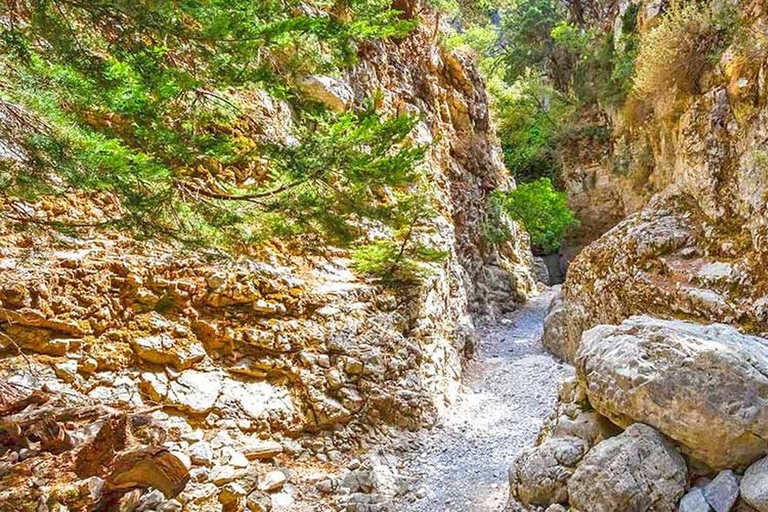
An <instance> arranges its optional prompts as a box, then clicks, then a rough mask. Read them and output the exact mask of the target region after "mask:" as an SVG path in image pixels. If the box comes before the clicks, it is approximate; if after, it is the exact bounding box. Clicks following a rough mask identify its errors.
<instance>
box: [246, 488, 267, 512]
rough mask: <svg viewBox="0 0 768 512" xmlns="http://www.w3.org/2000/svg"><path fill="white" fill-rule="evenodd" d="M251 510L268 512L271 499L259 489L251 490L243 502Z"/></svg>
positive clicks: (253, 511) (252, 511)
mask: <svg viewBox="0 0 768 512" xmlns="http://www.w3.org/2000/svg"><path fill="white" fill-rule="evenodd" d="M245 504H246V506H247V507H248V510H250V511H251V512H269V511H270V510H272V500H271V499H270V497H269V496H267V495H266V494H264V493H263V492H261V491H253V492H252V493H251V494H249V495H248V498H247V500H246V502H245Z"/></svg>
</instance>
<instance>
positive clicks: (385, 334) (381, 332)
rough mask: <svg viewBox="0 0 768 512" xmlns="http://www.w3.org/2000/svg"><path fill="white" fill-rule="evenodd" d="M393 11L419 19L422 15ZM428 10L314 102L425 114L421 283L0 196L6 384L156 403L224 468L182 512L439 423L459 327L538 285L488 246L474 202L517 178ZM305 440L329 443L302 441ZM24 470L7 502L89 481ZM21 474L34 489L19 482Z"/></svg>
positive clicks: (280, 110)
mask: <svg viewBox="0 0 768 512" xmlns="http://www.w3.org/2000/svg"><path fill="white" fill-rule="evenodd" d="M405 10H406V11H407V12H409V13H411V14H412V15H415V14H413V13H415V12H417V11H419V6H417V5H408V6H406V9H405ZM421 16H422V18H423V19H422V20H421V22H420V26H419V28H417V29H416V30H415V31H414V32H413V33H412V34H411V35H409V36H408V37H405V38H403V39H401V40H392V41H386V42H382V43H378V44H371V45H367V46H364V47H361V48H360V50H359V52H360V62H359V64H358V65H357V67H356V68H355V69H353V70H351V71H350V72H349V74H348V76H347V77H344V78H342V79H338V78H333V79H332V78H324V79H322V80H316V82H315V84H314V85H313V87H312V90H311V91H310V93H314V94H316V95H317V96H318V98H320V99H324V100H325V101H328V102H329V103H333V105H332V106H334V107H339V105H341V107H342V108H343V106H344V104H345V101H346V100H345V99H343V100H342V101H341V102H338V101H336V100H337V99H338V98H339V94H342V96H344V95H345V94H346V91H350V92H351V94H352V96H353V97H354V102H356V103H359V102H361V101H362V100H363V99H364V98H366V97H368V96H371V95H373V94H374V93H375V92H376V91H380V92H382V93H383V98H382V99H381V103H382V108H383V109H384V111H388V112H391V113H395V112H409V113H412V114H416V115H418V116H420V117H421V119H422V122H421V123H420V125H419V126H418V127H417V129H416V130H415V132H414V137H415V138H417V139H418V140H419V141H421V142H425V143H431V146H430V149H429V151H428V154H427V158H426V161H425V163H424V165H425V166H426V167H427V169H428V171H429V174H430V177H431V182H432V184H433V191H434V194H435V195H436V197H437V201H438V203H439V211H438V216H437V217H436V218H435V219H434V221H433V222H434V228H435V233H434V235H432V236H433V238H434V240H433V241H434V242H435V245H436V246H437V248H438V249H441V250H443V251H445V252H446V253H447V254H448V257H447V258H446V259H445V260H444V261H443V262H441V263H439V264H435V265H434V269H433V270H434V271H433V273H432V274H431V275H430V276H429V277H428V278H427V279H425V281H424V282H423V283H422V284H420V285H418V286H414V287H413V288H412V289H409V290H405V291H402V290H401V291H400V292H398V293H394V292H392V291H389V290H386V289H383V288H381V287H379V286H376V285H375V284H371V283H368V282H366V281H364V280H361V279H359V278H357V277H356V276H355V275H354V274H353V273H352V272H350V270H349V267H348V264H349V260H348V259H346V258H345V254H344V253H343V252H341V251H335V250H333V249H331V248H329V249H328V253H329V254H330V256H327V255H326V256H325V257H315V258H313V257H302V256H299V255H292V254H291V252H290V248H288V247H284V246H279V247H271V248H268V249H267V250H265V251H264V252H266V253H269V254H271V256H270V258H267V259H266V260H263V261H262V260H260V261H256V260H253V259H246V258H238V259H231V258H226V257H221V256H220V255H216V254H210V253H202V252H201V253H197V254H195V253H189V252H179V251H177V250H174V249H173V248H171V247H167V246H162V245H160V244H157V243H151V242H141V241H137V240H134V239H132V238H130V237H127V236H126V235H124V234H120V233H114V232H103V231H96V230H95V229H92V228H89V227H87V224H90V223H98V222H100V221H103V220H105V219H109V218H110V217H111V215H112V213H113V210H114V208H115V205H114V202H113V201H112V199H111V198H110V197H108V196H103V195H95V196H89V197H84V196H72V197H66V198H55V199H54V198H50V199H44V200H42V201H39V202H37V203H21V202H18V201H10V200H4V201H3V203H2V208H3V211H4V212H5V213H6V215H4V217H3V219H2V224H1V225H0V235H1V236H2V244H1V245H2V249H0V256H1V257H0V268H2V272H1V273H0V333H1V334H2V336H0V345H2V347H3V357H2V359H0V374H1V375H2V379H3V380H4V381H6V382H9V383H11V384H13V385H14V386H16V387H18V388H20V389H25V390H32V389H40V388H44V389H45V390H46V392H48V393H55V394H57V395H61V396H63V397H65V398H66V401H67V403H69V404H70V405H91V404H97V403H98V404H105V405H111V406H115V407H117V408H126V407H130V408H131V409H132V410H138V411H141V410H146V409H147V408H152V407H155V406H159V410H156V411H155V412H152V414H153V415H154V417H155V419H156V420H158V421H160V423H161V424H162V425H164V426H165V427H166V429H167V430H168V433H169V434H168V435H169V438H168V441H167V443H166V444H167V445H168V446H170V447H171V448H173V449H174V450H176V451H177V452H181V453H186V454H187V455H188V456H190V457H191V459H192V461H193V463H194V464H202V465H203V466H205V465H209V464H214V472H215V471H216V469H217V468H219V467H220V466H221V467H224V468H226V469H220V470H219V472H221V471H235V477H232V478H229V477H227V478H219V479H218V480H217V479H214V480H213V481H210V480H207V479H206V478H204V477H200V479H196V478H193V481H192V482H190V483H189V484H188V486H187V489H186V491H185V492H184V493H182V494H181V495H180V496H179V497H178V500H179V501H180V502H182V503H184V505H185V509H186V510H216V509H218V508H219V507H221V506H223V505H222V503H230V504H231V500H230V501H227V500H228V499H229V498H231V496H232V493H233V492H234V491H232V489H229V488H227V489H224V490H221V491H220V489H219V486H221V485H225V484H226V485H231V482H232V481H233V480H236V478H237V476H238V475H241V474H246V473H247V474H249V475H250V476H251V479H252V477H253V475H260V476H264V477H265V478H266V480H267V481H269V478H274V475H273V476H272V477H267V476H266V474H267V472H268V471H269V470H270V469H274V467H275V466H274V461H273V460H272V458H273V457H275V456H277V457H278V459H279V460H280V464H288V465H290V463H291V460H293V459H292V457H297V456H300V455H301V454H302V453H314V454H318V456H319V457H320V458H321V459H322V460H328V459H329V458H331V459H333V460H339V458H340V457H341V453H342V452H345V451H349V450H354V449H357V448H359V446H360V445H359V444H358V443H359V439H361V436H362V435H363V434H365V435H368V434H371V433H372V432H375V428H372V427H371V425H374V426H376V425H379V426H380V425H392V426H396V427H406V428H418V427H420V426H423V425H425V424H429V423H430V422H432V421H433V420H434V418H435V414H436V412H437V410H438V409H439V408H440V407H441V406H442V404H443V403H444V400H445V399H449V398H450V397H451V395H452V394H453V393H454V392H455V389H456V386H457V385H458V384H457V383H458V376H459V375H460V372H461V365H462V359H463V357H464V355H465V354H466V353H467V352H468V351H469V350H471V342H472V336H473V323H472V319H471V314H472V313H481V312H494V311H500V310H501V311H503V310H509V309H511V308H514V307H515V305H516V304H517V303H518V302H519V301H520V300H522V299H524V298H525V297H526V296H528V295H529V294H531V293H533V291H534V290H535V283H534V280H533V277H532V275H531V271H530V268H531V262H530V254H529V250H528V241H527V237H526V236H525V235H524V234H523V233H522V232H520V231H519V230H517V228H516V227H515V226H511V228H512V233H513V236H512V238H511V241H510V242H508V243H507V244H505V245H503V246H496V245H491V244H489V243H486V241H485V238H484V234H483V222H484V220H485V217H486V212H485V198H486V195H487V193H488V192H489V191H491V190H493V189H496V188H505V187H510V186H514V184H513V182H512V180H511V179H510V178H509V177H508V176H507V175H506V173H505V171H504V168H503V166H502V165H501V163H500V159H499V156H498V153H499V149H498V143H497V140H496V138H495V135H494V132H493V127H492V125H491V123H490V119H489V112H488V104H487V98H486V96H485V92H484V89H483V84H482V81H481V79H480V78H479V75H478V74H477V71H476V70H475V69H474V68H473V67H472V65H471V64H470V63H469V62H468V60H467V59H466V58H463V57H461V56H457V55H453V54H451V53H450V52H447V51H445V50H444V49H442V48H441V47H439V46H438V45H437V44H436V37H437V34H438V32H439V31H438V29H437V26H436V23H437V22H436V20H435V19H433V18H432V17H431V16H429V15H428V14H422V15H421ZM344 98H346V97H344ZM253 109H254V112H255V113H256V114H258V116H259V118H260V119H262V121H263V123H264V126H265V130H264V131H265V133H266V134H267V135H268V136H273V137H284V136H286V135H289V134H290V108H289V107H288V106H287V105H285V104H282V103H280V102H278V101H276V100H273V99H272V98H269V97H267V96H266V95H264V94H255V95H254V99H253ZM12 121H13V120H12V119H11V118H9V117H7V116H4V117H3V122H5V123H12ZM11 149H12V148H11ZM61 222H70V223H71V222H74V223H76V224H80V225H86V226H85V227H82V229H79V230H78V231H77V232H76V233H75V234H71V233H67V234H62V233H57V232H55V231H52V230H49V229H48V228H47V227H46V226H49V225H51V224H56V223H61ZM20 228H25V229H20ZM152 410H154V409H152ZM71 428H73V429H77V428H80V427H77V426H76V425H72V426H71ZM195 428H201V429H202V432H203V434H202V437H203V439H202V440H201V439H200V437H199V436H198V434H195V433H194V432H193V429H195ZM317 431H323V432H325V434H322V435H319V434H315V435H312V436H309V437H305V438H303V437H301V436H302V434H303V433H306V432H317ZM89 432H90V434H91V435H92V434H93V432H91V431H90V430H88V431H87V432H81V431H77V432H75V433H76V434H77V435H79V436H81V437H83V438H87V437H88V435H89ZM222 433H224V434H226V437H228V438H229V441H227V442H211V443H210V445H209V447H208V449H209V450H210V449H211V447H213V453H212V454H211V455H210V456H207V455H206V456H205V457H201V454H200V453H198V452H199V451H200V450H202V448H201V447H200V443H201V442H202V443H207V442H208V441H212V438H214V437H216V439H219V438H220V437H221V436H222V435H223V434H222ZM182 437H183V439H182ZM269 437H273V438H276V439H278V440H283V441H284V444H283V447H285V449H283V447H280V449H279V450H273V451H269V450H267V452H269V453H266V455H265V457H266V458H264V460H263V461H262V462H258V461H251V462H246V463H245V467H242V464H241V465H237V466H232V464H233V463H232V462H231V460H232V459H233V457H232V453H229V452H232V451H233V450H234V451H235V453H237V450H241V451H248V450H249V449H251V451H254V450H255V452H256V453H261V452H259V450H258V449H256V448H253V444H254V443H256V444H258V443H260V442H261V441H259V439H260V438H261V439H264V438H269ZM288 438H294V439H296V438H298V439H299V441H300V443H296V442H294V441H289V440H288ZM249 447H250V448H249ZM222 450H223V451H222ZM227 450H229V452H228V453H229V454H227V453H225V452H226V451H227ZM203 451H205V450H203ZM281 452H282V453H283V455H279V453H281ZM10 453H12V452H6V456H9V457H10V456H11V455H9V454H10ZM204 455H205V454H204ZM26 457H28V458H24V457H22V458H19V457H18V456H16V457H15V459H14V462H16V461H18V462H16V463H12V464H9V465H8V466H7V468H6V469H5V470H3V472H0V474H1V475H2V477H0V478H2V481H3V489H4V491H3V494H2V495H1V496H0V503H3V504H8V506H10V507H11V508H13V509H14V510H15V509H22V508H23V507H31V508H34V507H35V506H43V505H42V504H45V506H47V507H55V506H57V503H59V504H62V505H66V504H67V503H69V504H70V505H71V506H75V507H76V506H77V505H75V503H82V502H83V500H84V501H86V502H87V501H88V496H89V493H91V488H92V486H91V485H90V484H87V485H86V484H84V483H83V481H78V478H77V476H76V475H74V474H72V473H71V472H70V469H69V468H68V466H67V464H66V461H65V460H64V459H62V457H65V456H55V455H53V454H50V453H41V454H36V453H35V454H27V455H26ZM255 458H256V459H262V457H261V455H258V456H255ZM235 459H237V460H239V461H242V457H240V458H237V457H235ZM9 460H10V459H9ZM195 461H197V462H195ZM201 461H202V462H201ZM32 466H34V467H35V468H36V469H35V474H36V475H37V477H38V483H39V484H40V485H37V484H36V485H35V486H33V488H32V489H30V488H28V487H27V486H26V485H24V481H25V478H26V475H28V474H29V471H31V467H32ZM198 474H199V472H198ZM70 482H74V483H70ZM241 483H242V482H241ZM261 483H262V484H263V483H264V481H263V480H262V482H261ZM280 485H281V484H280ZM280 485H276V486H275V487H274V489H278V488H279V487H280ZM62 486H63V487H62ZM242 486H246V483H242ZM242 486H241V487H242ZM262 487H263V486H262ZM267 487H269V486H267ZM62 488H63V489H69V491H65V490H62ZM264 488H266V487H264ZM270 489H272V488H270ZM67 500H69V501H67ZM238 500H239V501H238ZM243 500H245V495H243V496H239V497H238V496H235V499H234V501H235V502H237V503H240V504H242V501H243ZM165 503H166V504H167V503H170V502H165ZM158 506H160V505H158ZM163 506H165V505H163ZM167 506H170V507H174V506H175V505H173V503H171V504H170V505H167ZM249 506H250V505H249ZM0 508H1V507H0ZM150 509H151V508H150ZM169 510H170V509H169Z"/></svg>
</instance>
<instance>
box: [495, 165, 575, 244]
mask: <svg viewBox="0 0 768 512" xmlns="http://www.w3.org/2000/svg"><path fill="white" fill-rule="evenodd" d="M498 197H499V199H500V202H501V204H502V206H503V208H504V210H505V211H506V213H507V214H508V215H509V216H510V217H511V218H512V219H514V220H516V221H518V222H520V223H521V224H522V225H523V227H524V228H525V230H526V231H527V232H528V234H529V235H530V236H531V243H532V244H533V245H534V248H538V249H539V250H541V251H544V252H555V251H557V250H558V249H559V248H560V243H561V240H562V237H563V234H564V233H565V230H566V229H568V228H569V227H571V226H574V225H576V224H578V221H577V220H576V218H575V217H574V216H573V212H572V211H571V209H570V208H569V207H568V201H567V197H566V195H565V194H564V193H563V192H558V191H557V190H555V188H554V187H553V186H552V182H551V181H550V180H549V178H541V179H539V180H536V181H533V182H530V183H521V184H519V185H518V186H517V188H515V189H514V190H511V191H509V192H505V193H501V194H498Z"/></svg>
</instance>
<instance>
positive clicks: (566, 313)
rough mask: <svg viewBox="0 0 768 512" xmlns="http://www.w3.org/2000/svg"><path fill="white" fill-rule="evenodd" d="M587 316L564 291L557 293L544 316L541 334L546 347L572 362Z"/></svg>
mask: <svg viewBox="0 0 768 512" xmlns="http://www.w3.org/2000/svg"><path fill="white" fill-rule="evenodd" d="M585 317H586V314H585V313H584V310H583V308H582V307H581V305H580V304H579V303H576V302H572V301H569V300H566V299H565V297H564V295H563V294H562V292H561V293H559V294H557V295H556V296H555V297H554V298H553V299H552V303H551V304H550V306H549V312H548V313H547V316H546V318H544V330H543V332H542V334H541V343H542V345H544V348H546V349H547V350H549V351H550V352H552V353H553V354H554V355H556V356H557V357H559V358H560V359H562V360H564V361H567V362H569V363H572V362H573V359H574V356H575V354H576V350H578V348H579V345H580V344H581V333H582V332H583V331H584V318H585Z"/></svg>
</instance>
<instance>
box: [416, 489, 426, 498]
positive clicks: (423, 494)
mask: <svg viewBox="0 0 768 512" xmlns="http://www.w3.org/2000/svg"><path fill="white" fill-rule="evenodd" d="M416 497H417V498H418V499H420V500H421V499H424V498H426V497H427V490H426V489H425V488H424V487H422V488H420V489H419V490H418V491H416Z"/></svg>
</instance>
